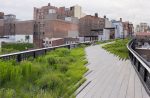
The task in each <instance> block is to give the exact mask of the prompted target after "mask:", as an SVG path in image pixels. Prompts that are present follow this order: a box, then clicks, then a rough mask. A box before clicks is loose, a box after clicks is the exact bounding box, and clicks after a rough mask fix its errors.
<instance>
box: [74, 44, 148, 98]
mask: <svg viewBox="0 0 150 98" xmlns="http://www.w3.org/2000/svg"><path fill="white" fill-rule="evenodd" d="M86 53H87V59H88V61H89V65H87V67H88V68H89V69H90V70H89V73H87V74H86V75H85V77H86V78H87V81H86V83H84V84H83V85H82V86H81V87H80V88H79V89H78V91H80V90H81V89H83V88H84V89H83V90H82V91H81V92H80V93H78V94H77V97H76V98H150V97H149V96H148V95H147V93H146V91H145V89H144V87H143V85H142V84H141V82H140V80H139V78H138V76H137V74H136V72H135V70H134V68H133V67H132V65H131V63H130V61H129V60H127V61H122V60H119V59H118V58H117V57H115V56H113V55H112V54H109V53H108V52H106V51H105V50H103V49H102V48H101V47H100V46H99V45H96V46H90V47H88V48H86Z"/></svg>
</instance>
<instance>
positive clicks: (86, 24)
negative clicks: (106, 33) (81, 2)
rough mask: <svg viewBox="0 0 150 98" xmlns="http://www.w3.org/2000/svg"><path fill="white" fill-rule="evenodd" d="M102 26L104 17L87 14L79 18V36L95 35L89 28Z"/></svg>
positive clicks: (103, 25)
mask: <svg viewBox="0 0 150 98" xmlns="http://www.w3.org/2000/svg"><path fill="white" fill-rule="evenodd" d="M104 27H105V19H104V18H99V17H95V16H90V15H87V16H85V17H83V18H81V19H80V20H79V33H80V34H79V36H81V37H83V36H95V34H96V32H92V31H91V30H92V29H103V28H104ZM96 35H97V34H96Z"/></svg>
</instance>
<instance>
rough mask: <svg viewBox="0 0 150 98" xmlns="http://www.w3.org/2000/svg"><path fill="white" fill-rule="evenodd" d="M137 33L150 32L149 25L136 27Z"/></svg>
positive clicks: (144, 24) (142, 24)
mask: <svg viewBox="0 0 150 98" xmlns="http://www.w3.org/2000/svg"><path fill="white" fill-rule="evenodd" d="M136 32H149V25H148V24H147V23H140V25H137V26H136Z"/></svg>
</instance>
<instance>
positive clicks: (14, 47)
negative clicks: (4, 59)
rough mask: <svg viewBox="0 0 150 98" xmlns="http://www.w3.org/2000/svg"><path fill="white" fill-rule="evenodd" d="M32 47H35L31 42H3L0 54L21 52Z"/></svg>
mask: <svg viewBox="0 0 150 98" xmlns="http://www.w3.org/2000/svg"><path fill="white" fill-rule="evenodd" d="M31 48H34V46H33V44H30V43H3V44H2V49H1V53H0V54H7V53H13V52H19V51H24V50H27V49H31Z"/></svg>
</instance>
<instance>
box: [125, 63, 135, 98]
mask: <svg viewBox="0 0 150 98" xmlns="http://www.w3.org/2000/svg"><path fill="white" fill-rule="evenodd" d="M135 74H136V73H135V70H134V68H133V66H132V65H131V73H130V79H129V85H128V89H127V95H126V98H134V77H135Z"/></svg>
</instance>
